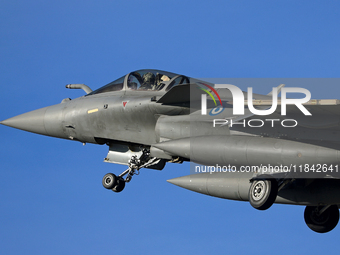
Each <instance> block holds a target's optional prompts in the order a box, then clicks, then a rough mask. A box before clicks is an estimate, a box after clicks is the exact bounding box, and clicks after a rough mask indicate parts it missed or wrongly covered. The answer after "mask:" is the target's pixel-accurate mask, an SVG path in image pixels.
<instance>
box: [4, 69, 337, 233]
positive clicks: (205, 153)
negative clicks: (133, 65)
mask: <svg viewBox="0 0 340 255" xmlns="http://www.w3.org/2000/svg"><path fill="white" fill-rule="evenodd" d="M66 87H67V88H70V89H83V90H84V91H85V92H86V95H84V96H82V97H80V98H76V99H73V100H71V99H69V98H66V99H64V100H62V102H61V103H60V104H57V105H52V106H48V107H45V108H41V109H38V110H35V111H31V112H27V113H24V114H21V115H18V116H15V117H12V118H9V119H7V120H4V121H2V122H0V123H1V124H3V125H6V126H10V127H14V128H18V129H22V130H25V131H29V132H33V133H37V134H42V135H46V136H52V137H57V138H63V139H68V140H74V141H78V142H81V143H94V144H101V145H103V144H106V145H107V146H108V149H109V152H108V154H107V156H106V157H105V159H104V161H105V162H109V163H116V164H124V165H127V170H126V171H124V172H123V173H121V174H119V175H115V174H112V173H108V174H106V175H105V176H104V177H103V179H102V184H103V186H104V187H105V188H106V189H110V190H113V191H114V192H121V191H122V190H123V189H124V187H125V184H126V183H128V182H130V181H131V179H132V177H133V175H135V174H136V173H138V172H139V170H140V169H141V168H150V169H156V170H162V169H163V168H164V166H165V164H166V163H174V164H176V163H182V162H184V161H190V162H191V163H190V167H191V173H192V174H191V175H188V176H183V177H178V178H175V179H171V180H168V181H169V182H170V183H173V184H175V185H177V186H180V187H183V188H186V189H189V190H192V191H196V192H199V193H202V194H206V195H209V196H215V197H220V198H225V199H233V200H239V201H249V202H250V204H251V205H252V206H253V207H254V208H256V209H258V210H266V209H268V208H270V207H271V205H272V204H273V203H281V204H294V205H304V206H306V209H305V213H304V218H305V221H306V224H307V226H308V227H309V228H311V229H312V230H313V231H316V232H319V233H325V232H328V231H330V230H332V229H333V228H334V227H335V226H336V225H337V223H338V221H339V209H338V208H339V205H340V179H339V175H340V174H339V173H338V172H340V170H338V164H339V162H340V136H339V132H340V130H339V115H340V107H339V101H338V100H309V99H310V98H308V95H307V96H306V97H305V98H304V100H302V101H301V100H300V101H294V103H293V101H289V99H288V101H287V98H286V94H287V92H292V91H294V90H289V89H288V90H287V89H286V88H285V87H284V86H283V85H280V86H278V87H277V88H273V90H272V91H271V92H270V93H269V94H268V95H259V94H253V93H252V91H248V92H242V91H240V90H239V89H238V88H236V86H233V85H223V84H222V85H218V84H212V83H207V82H205V81H201V80H198V79H193V78H190V77H188V76H185V75H179V74H174V73H170V72H165V71H160V70H138V71H135V72H131V73H129V74H127V75H124V76H123V77H121V78H119V79H117V80H115V81H113V82H111V83H109V84H107V85H105V86H103V87H101V88H99V89H97V90H95V91H92V90H91V89H90V88H89V87H88V86H86V85H84V84H69V85H67V86H66ZM280 91H281V98H279V97H278V93H279V92H280ZM307 94H308V93H307ZM280 106H281V108H280ZM320 119H322V122H320V121H318V122H316V121H315V120H320Z"/></svg>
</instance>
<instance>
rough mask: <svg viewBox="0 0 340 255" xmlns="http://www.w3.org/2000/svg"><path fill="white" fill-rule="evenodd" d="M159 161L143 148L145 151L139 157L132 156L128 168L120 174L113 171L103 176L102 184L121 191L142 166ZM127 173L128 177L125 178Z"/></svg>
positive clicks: (107, 187) (115, 190)
mask: <svg viewBox="0 0 340 255" xmlns="http://www.w3.org/2000/svg"><path fill="white" fill-rule="evenodd" d="M159 161H160V159H157V158H150V151H149V150H147V149H143V153H142V155H141V156H140V157H139V158H138V157H137V156H132V157H131V159H130V160H129V163H128V166H129V168H128V169H126V170H125V171H124V172H123V173H121V174H120V175H118V176H116V175H115V174H112V173H108V174H106V175H105V176H104V177H103V180H102V184H103V186H104V188H106V189H112V191H114V192H121V191H122V190H123V189H124V188H125V183H127V182H130V181H131V179H132V176H134V175H138V174H139V170H140V169H141V168H143V167H148V166H151V165H154V164H157V163H158V162H159ZM125 175H126V177H125V179H124V176H125Z"/></svg>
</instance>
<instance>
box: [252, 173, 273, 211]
mask: <svg viewBox="0 0 340 255" xmlns="http://www.w3.org/2000/svg"><path fill="white" fill-rule="evenodd" d="M277 192H278V184H277V181H276V180H275V179H268V180H254V181H253V183H252V184H251V186H250V189H249V194H248V198H249V202H250V204H251V206H252V207H254V208H255V209H258V210H267V209H268V208H269V207H271V206H272V205H273V203H274V201H275V199H276V196H277Z"/></svg>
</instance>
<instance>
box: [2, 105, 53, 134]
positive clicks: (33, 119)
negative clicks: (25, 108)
mask: <svg viewBox="0 0 340 255" xmlns="http://www.w3.org/2000/svg"><path fill="white" fill-rule="evenodd" d="M46 109H47V107H45V108H41V109H38V110H35V111H31V112H27V113H24V114H21V115H18V116H15V117H13V118H9V119H7V120H3V121H1V122H0V124H2V125H5V126H9V127H13V128H17V129H21V130H25V131H28V132H33V133H37V134H42V135H46V129H45V124H44V117H45V112H46Z"/></svg>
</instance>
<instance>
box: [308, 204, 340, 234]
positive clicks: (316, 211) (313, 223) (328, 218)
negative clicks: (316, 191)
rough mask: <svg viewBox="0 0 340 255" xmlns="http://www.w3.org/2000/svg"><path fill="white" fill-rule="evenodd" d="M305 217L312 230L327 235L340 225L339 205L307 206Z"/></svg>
mask: <svg viewBox="0 0 340 255" xmlns="http://www.w3.org/2000/svg"><path fill="white" fill-rule="evenodd" d="M304 217H305V222H306V224H307V226H308V227H309V228H310V229H311V230H313V231H315V232H318V233H326V232H329V231H331V230H332V229H333V228H335V227H336V225H337V224H338V221H339V209H338V206H337V205H328V206H306V209H305V213H304Z"/></svg>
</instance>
